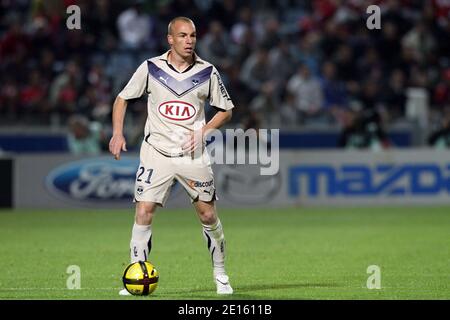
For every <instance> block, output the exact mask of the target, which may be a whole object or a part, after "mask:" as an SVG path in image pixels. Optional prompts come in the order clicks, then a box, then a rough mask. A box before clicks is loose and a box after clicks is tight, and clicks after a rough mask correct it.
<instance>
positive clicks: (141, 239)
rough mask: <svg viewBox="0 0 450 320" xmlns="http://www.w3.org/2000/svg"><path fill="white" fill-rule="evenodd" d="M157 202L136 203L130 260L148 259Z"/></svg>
mask: <svg viewBox="0 0 450 320" xmlns="http://www.w3.org/2000/svg"><path fill="white" fill-rule="evenodd" d="M156 207H157V204H156V203H154V202H149V201H140V202H137V203H136V215H135V221H134V224H133V229H132V232H131V241H130V260H131V263H133V262H137V261H147V260H148V257H149V254H150V251H151V250H152V221H153V215H154V214H155V211H156Z"/></svg>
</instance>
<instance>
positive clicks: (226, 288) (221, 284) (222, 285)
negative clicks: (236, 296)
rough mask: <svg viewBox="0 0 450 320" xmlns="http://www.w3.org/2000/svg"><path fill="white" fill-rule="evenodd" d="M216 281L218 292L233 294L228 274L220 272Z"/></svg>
mask: <svg viewBox="0 0 450 320" xmlns="http://www.w3.org/2000/svg"><path fill="white" fill-rule="evenodd" d="M214 281H215V282H216V286H217V294H232V293H233V288H232V287H231V285H230V281H229V279H228V276H227V275H225V274H219V275H217V276H216V277H215V279H214Z"/></svg>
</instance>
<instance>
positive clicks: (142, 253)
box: [119, 201, 157, 296]
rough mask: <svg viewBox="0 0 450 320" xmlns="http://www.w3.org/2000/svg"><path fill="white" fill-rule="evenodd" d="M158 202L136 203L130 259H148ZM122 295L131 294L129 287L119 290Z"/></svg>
mask: <svg viewBox="0 0 450 320" xmlns="http://www.w3.org/2000/svg"><path fill="white" fill-rule="evenodd" d="M156 207H157V204H156V203H154V202H149V201H140V202H137V203H136V214H135V219H134V224H133V229H132V231H131V241H130V261H131V263H134V262H138V261H147V260H148V256H149V254H150V251H151V250H152V221H153V215H154V214H155V211H156ZM119 294H120V295H121V296H129V295H131V294H130V293H129V292H128V290H127V289H122V290H120V291H119Z"/></svg>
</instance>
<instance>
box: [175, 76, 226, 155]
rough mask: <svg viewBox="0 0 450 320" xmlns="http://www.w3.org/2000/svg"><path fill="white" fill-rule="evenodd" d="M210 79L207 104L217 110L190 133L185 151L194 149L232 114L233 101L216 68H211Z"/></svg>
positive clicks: (184, 146)
mask: <svg viewBox="0 0 450 320" xmlns="http://www.w3.org/2000/svg"><path fill="white" fill-rule="evenodd" d="M210 81H211V82H210V93H209V96H210V98H209V104H210V105H211V106H213V107H214V108H215V109H216V110H218V111H217V112H216V114H215V115H214V117H212V118H211V120H210V121H208V123H207V124H206V125H204V126H203V128H201V130H198V131H196V132H193V133H191V136H190V138H189V139H188V140H187V141H186V143H185V144H184V145H183V150H184V151H185V152H191V151H193V150H195V149H196V148H197V147H198V146H200V145H201V144H202V143H203V142H204V139H205V137H206V135H207V134H208V133H209V132H210V131H212V130H217V129H220V128H221V127H222V126H223V125H224V124H225V123H227V122H228V121H230V120H231V117H232V116H233V111H232V109H233V108H234V105H233V102H232V101H231V98H230V96H229V94H228V92H227V90H226V89H225V86H224V84H223V82H222V79H221V78H220V75H219V72H218V71H217V70H216V68H213V72H212V74H211V79H210Z"/></svg>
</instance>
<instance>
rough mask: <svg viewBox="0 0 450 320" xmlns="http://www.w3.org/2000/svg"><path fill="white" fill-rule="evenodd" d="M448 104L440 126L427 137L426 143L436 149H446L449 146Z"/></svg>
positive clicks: (449, 113)
mask: <svg viewBox="0 0 450 320" xmlns="http://www.w3.org/2000/svg"><path fill="white" fill-rule="evenodd" d="M449 109H450V105H449V106H448V107H447V110H446V111H445V116H444V117H443V118H442V123H441V127H440V128H438V129H437V130H435V131H434V132H433V133H432V134H431V135H430V136H429V138H428V145H429V146H432V147H434V148H436V149H447V148H449V147H450V112H449Z"/></svg>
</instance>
